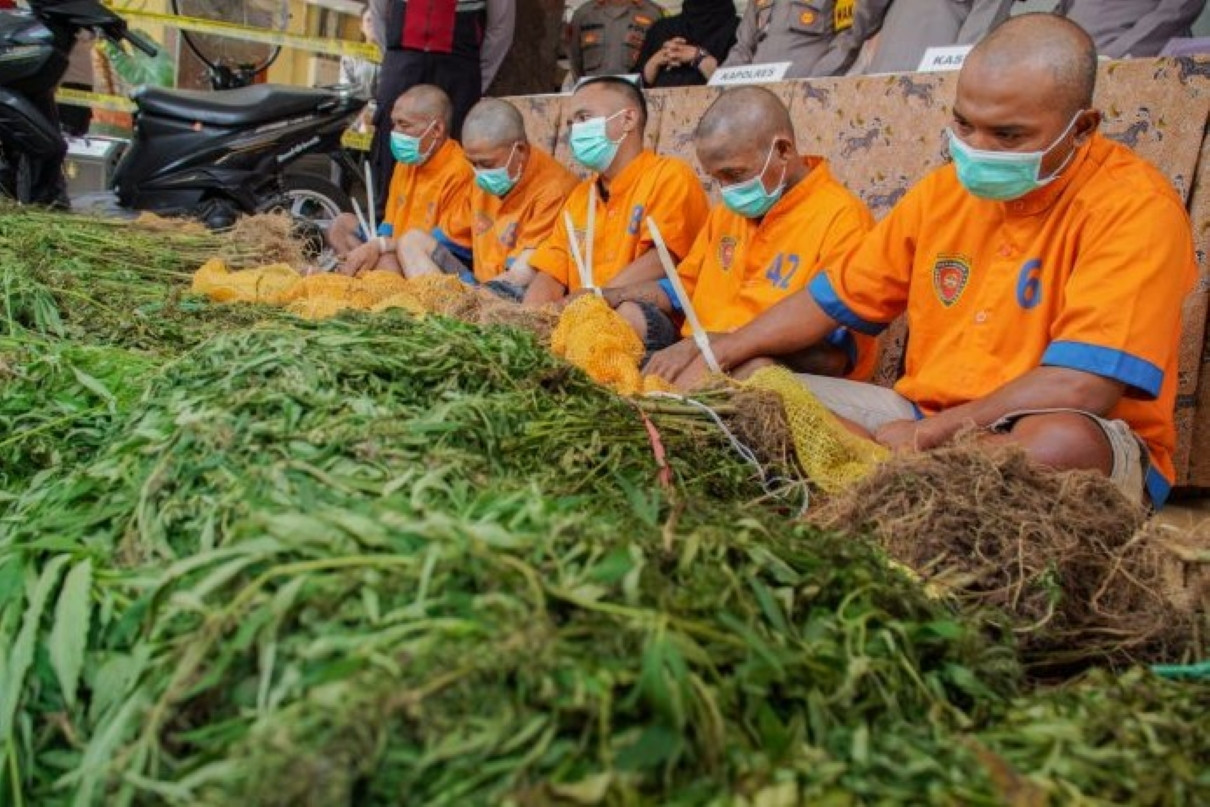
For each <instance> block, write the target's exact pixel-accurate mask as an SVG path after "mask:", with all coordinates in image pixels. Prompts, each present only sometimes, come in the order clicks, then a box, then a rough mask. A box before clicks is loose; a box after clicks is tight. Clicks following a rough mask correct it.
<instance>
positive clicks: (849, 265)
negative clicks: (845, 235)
mask: <svg viewBox="0 0 1210 807" xmlns="http://www.w3.org/2000/svg"><path fill="white" fill-rule="evenodd" d="M930 182H931V179H930V178H926V179H925V180H924V181H923V182H921V183H920V184H919V185H917V186H916V187H915V188H913V189H912V190H911V191H909V192H908V193H907V195H906V196H904V197H903V199H902V200H901V201H900V202H899V204H898V205H896V206H895V208H894V209H893V210H892V211H891V212H890V213H889V214H888V215H887V217H886V218H884V219H883V220H882V221H880V222H879V223H878V224H877V225H875V226H874V229H872V230H870V232H869V233H868V234H866V235H865V236H863V237H862V238H861V239H860V243H858V244H857V246H856V248H855V249H853V250H852V251H851V252H850V253H849V254H848V257H847V258H845V257H841V258H840V259H839V260H840V263H839V264H838V265H832V266H824V267H823V271H821V272H819V274H817V275H816V276H815V277H814V278H813V279H812V280H811V283H810V285H809V286H808V289H809V291H810V294H811V296H812V297H813V298H814V299H815V302H816V303H818V304H819V307H820V308H822V309H823V310H824V312H825V313H827V315H828V316H830V317H832V319H834V320H836V321H837V322H839V323H840V324H841V325H844V326H845V327H847V328H850V329H852V330H854V331H856V332H858V333H863V334H866V335H869V336H877V335H878V334H879V333H881V332H882V331H883V330H885V329H886V327H887V325H888V324H890V323H891V322H892V321H893V320H894V319H895V318H896V317H898V316H899V315H900V314H902V313H903V311H904V309H906V308H907V302H908V288H909V286H910V285H911V279H912V267H913V263H914V260H915V256H916V241H917V233H919V232H920V227H921V225H922V223H923V214H924V207H923V205H922V203H921V200H922V199H924V198H927V196H926V194H927V193H928V188H927V185H928V184H929V183H930Z"/></svg>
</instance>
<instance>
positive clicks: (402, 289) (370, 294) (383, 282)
mask: <svg viewBox="0 0 1210 807" xmlns="http://www.w3.org/2000/svg"><path fill="white" fill-rule="evenodd" d="M356 287H357V289H358V290H359V291H360V292H362V293H363V294H364V295H365V297H366V298H367V299H369V300H370V305H371V307H372V306H374V305H377V304H378V303H381V302H382V301H383V300H386V299H389V298H391V297H394V296H395V295H397V294H405V293H407V292H408V281H407V280H405V279H404V277H403V275H401V274H399V273H397V272H383V271H379V270H377V269H376V270H374V271H372V272H365V273H364V274H361V275H358V276H357V284H356Z"/></svg>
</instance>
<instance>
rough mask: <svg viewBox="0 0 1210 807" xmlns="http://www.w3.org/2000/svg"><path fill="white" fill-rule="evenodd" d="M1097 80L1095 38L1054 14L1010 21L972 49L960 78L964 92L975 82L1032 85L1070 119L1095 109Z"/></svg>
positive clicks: (1015, 18) (1021, 17)
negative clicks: (1082, 110)
mask: <svg viewBox="0 0 1210 807" xmlns="http://www.w3.org/2000/svg"><path fill="white" fill-rule="evenodd" d="M1096 81H1097V50H1096V45H1095V44H1094V43H1093V41H1092V38H1091V37H1090V36H1089V35H1088V34H1087V33H1086V32H1085V31H1084V29H1083V28H1081V27H1080V26H1079V25H1077V24H1076V23H1074V22H1072V21H1071V20H1069V19H1067V18H1065V17H1060V16H1058V15H1055V14H1022V15H1020V16H1018V17H1011V18H1009V19H1008V20H1006V21H1005V22H1003V23H1002V24H1001V25H999V26H997V27H996V28H995V30H993V31H992V32H991V33H990V34H988V36H987V37H986V38H985V39H984V40H983V41H982V42H980V43H979V44H978V45H976V46H975V47H974V48H973V49H972V50H971V52H970V54H969V55H968V56H967V57H966V60H965V62H964V63H963V65H962V72H961V74H960V75H959V77H958V84H959V88H961V86H962V84H963V83H971V82H976V83H979V84H983V85H987V84H991V83H1018V84H1020V85H1022V86H1028V87H1030V88H1032V91H1033V92H1034V93H1035V94H1036V95H1037V96H1038V97H1039V100H1040V101H1043V102H1044V103H1046V104H1048V105H1053V106H1054V107H1056V108H1057V109H1058V110H1059V111H1060V112H1062V114H1063V115H1064V116H1065V117H1067V118H1070V117H1071V116H1072V115H1074V114H1075V113H1076V112H1078V111H1080V110H1081V109H1088V108H1090V107H1091V106H1092V96H1093V91H1094V90H1095V89H1096ZM959 92H961V89H960V90H959Z"/></svg>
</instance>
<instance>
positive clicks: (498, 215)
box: [465, 145, 579, 283]
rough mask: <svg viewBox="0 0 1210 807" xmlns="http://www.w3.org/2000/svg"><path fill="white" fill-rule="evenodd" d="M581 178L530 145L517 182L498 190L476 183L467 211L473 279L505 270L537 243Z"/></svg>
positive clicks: (482, 280) (554, 224) (554, 222)
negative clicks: (508, 188)
mask: <svg viewBox="0 0 1210 807" xmlns="http://www.w3.org/2000/svg"><path fill="white" fill-rule="evenodd" d="M578 181H579V180H577V179H576V177H575V175H574V174H572V173H571V172H570V171H568V170H567V169H566V168H564V167H563V166H562V165H560V164H559V163H557V162H555V159H554V158H553V157H551V156H550V155H549V154H547V153H546V152H545V151H542V150H541V149H539V148H537V147H536V146H532V145H531V146H530V149H529V159H528V160H527V161H526V163H525V170H524V171H523V172H522V173H521V178H520V179H519V180H518V181H517V184H516V186H514V187H513V189H512V190H511V191H509V192H508V193H507V194H505V195H504V198H500V197H499V196H494V195H492V194H490V193H488V192H487V191H485V190H483V189H482V188H480V187H479V186H478V185H472V187H471V191H470V194H469V195H468V204H467V207H468V208H469V210H467V212H466V213H465V215H467V216H468V217H469V227H470V230H471V234H472V239H473V250H472V251H473V252H474V255H475V259H474V260H475V279H476V280H478V281H479V282H480V283H486V282H487V281H489V280H491V279H493V278H495V277H498V276H499V275H501V274H503V273H504V272H506V271H507V270H508V269H509V268H510V267H511V266H512V263H513V261H514V260H515V259H516V258H517V256H518V255H520V254H521V253H522V252H524V251H525V250H527V249H536V248H537V247H538V245H539V244H541V243H542V242H543V241H544V240H545V239H546V237H547V236H548V235H550V233H551V231H552V230H553V229H554V228H555V227H559V226H562V225H560V224H559V211H560V210H562V209H563V203H564V202H565V201H566V200H567V195H568V194H569V193H571V190H572V188H574V187H575V186H576V183H577V182H578Z"/></svg>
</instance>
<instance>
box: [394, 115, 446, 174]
mask: <svg viewBox="0 0 1210 807" xmlns="http://www.w3.org/2000/svg"><path fill="white" fill-rule="evenodd" d="M436 122H437V121H433V122H432V123H430V124H429V125H428V127H427V128H425V130H424V132H423V133H422V134H421V135H420V137H413V136H412V135H410V134H404V133H403V132H391V155H392V156H394V158H395V159H396V160H398V161H399V162H401V163H403V164H404V165H420V164H422V163H423V162H424V161H425V160H427V159H428V158H429V155H430V154H432V153H433V147H432V146H430V147H429V150H428V151H426V152H424V153H423V154H421V153H420V141H421V140H423V139H424V138H425V136H426V135H428V133H429V129H432V128H433V124H434V123H436ZM436 145H437V142H436V141H435V140H434V141H433V146H436Z"/></svg>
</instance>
